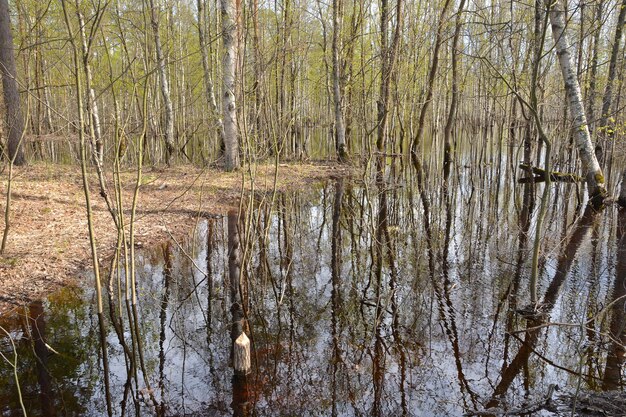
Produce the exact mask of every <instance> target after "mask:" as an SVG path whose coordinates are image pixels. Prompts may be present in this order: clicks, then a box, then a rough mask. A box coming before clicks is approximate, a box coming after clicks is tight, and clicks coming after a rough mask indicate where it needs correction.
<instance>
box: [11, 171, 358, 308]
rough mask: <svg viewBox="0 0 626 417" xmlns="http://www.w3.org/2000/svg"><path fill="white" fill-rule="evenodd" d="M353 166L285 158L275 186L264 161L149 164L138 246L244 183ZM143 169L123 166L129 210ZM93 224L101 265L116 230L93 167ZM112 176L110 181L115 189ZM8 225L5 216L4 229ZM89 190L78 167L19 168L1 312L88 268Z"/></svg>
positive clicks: (185, 226)
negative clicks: (249, 165) (238, 165)
mask: <svg viewBox="0 0 626 417" xmlns="http://www.w3.org/2000/svg"><path fill="white" fill-rule="evenodd" d="M350 172H351V168H350V167H347V166H340V165H337V164H334V163H332V162H330V163H329V162H325V163H308V164H280V165H279V167H278V175H277V176H276V177H277V181H276V185H275V184H274V178H275V174H276V167H275V166H274V165H260V166H258V167H257V168H256V173H255V174H254V178H255V179H254V185H253V184H252V182H251V175H250V173H249V172H246V171H245V170H244V171H239V172H232V173H226V172H223V171H220V170H217V169H213V168H204V169H200V168H197V167H194V166H176V167H172V168H167V169H161V168H145V169H144V170H143V175H142V184H141V188H140V192H139V201H138V205H137V219H136V222H135V244H136V246H144V247H146V246H152V245H154V244H157V243H158V242H160V241H162V240H163V239H167V238H169V237H170V235H171V236H174V237H182V236H184V235H186V234H187V233H188V232H189V231H190V230H193V227H194V226H195V224H196V222H197V220H198V219H199V218H200V217H211V216H213V215H222V214H225V213H226V211H227V210H228V209H229V208H231V207H233V206H237V205H238V204H239V200H240V197H241V195H242V190H243V191H246V190H250V189H251V187H252V186H253V187H254V189H255V191H256V192H260V193H263V192H272V190H273V189H274V186H276V190H277V191H287V190H293V189H298V188H302V187H306V186H307V184H311V183H313V182H317V181H320V180H324V179H328V178H333V177H342V176H346V175H349V174H350ZM136 176H137V173H136V171H133V170H126V171H123V172H122V173H121V182H122V188H123V193H122V198H123V206H124V207H125V209H126V210H127V213H128V214H127V216H129V215H130V208H131V204H132V196H133V191H134V187H135V181H136ZM6 177H7V173H6V172H0V178H2V180H3V189H2V194H1V201H0V210H1V212H2V213H4V210H5V204H6ZM90 181H91V200H92V206H93V216H94V228H95V235H96V239H97V242H98V256H99V259H100V263H101V265H102V266H104V267H107V266H108V263H109V262H108V261H109V259H110V257H111V256H112V253H113V252H114V250H115V244H116V232H115V226H114V223H113V221H112V218H111V215H110V213H109V212H108V211H107V208H106V205H105V202H104V199H103V198H102V197H100V195H99V187H98V184H97V181H96V176H95V174H93V175H91V176H90ZM112 187H113V179H112V178H108V188H109V193H110V194H111V196H112V195H113V188H112ZM4 228H5V222H4V215H2V216H1V218H0V231H3V230H4ZM90 257H91V253H90V249H89V236H88V229H87V216H86V211H85V196H84V192H83V186H82V179H81V173H80V167H79V166H68V165H50V164H35V165H30V166H26V167H16V168H15V171H14V182H13V192H12V203H11V217H10V230H9V238H8V242H7V247H6V251H5V254H4V255H1V256H0V315H2V314H4V313H6V312H7V311H9V310H11V309H12V308H14V307H16V306H19V305H22V304H24V303H27V302H29V301H32V300H33V299H37V298H39V297H42V296H44V295H46V294H48V293H50V292H52V291H54V290H55V289H58V288H60V287H62V286H64V285H70V284H72V283H76V282H77V280H79V279H81V272H82V271H84V270H86V269H88V268H90V265H89V264H90Z"/></svg>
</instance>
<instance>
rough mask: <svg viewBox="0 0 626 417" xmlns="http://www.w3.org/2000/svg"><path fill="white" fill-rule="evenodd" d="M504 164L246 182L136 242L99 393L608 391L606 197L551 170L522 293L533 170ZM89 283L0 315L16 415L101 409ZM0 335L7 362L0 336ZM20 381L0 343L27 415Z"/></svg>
mask: <svg viewBox="0 0 626 417" xmlns="http://www.w3.org/2000/svg"><path fill="white" fill-rule="evenodd" d="M501 164H502V162H500V163H497V162H496V163H494V164H493V166H486V167H485V169H483V170H472V169H469V167H467V166H466V165H465V164H464V163H463V161H459V164H458V168H457V171H456V172H455V173H453V174H452V175H451V179H450V180H449V183H448V182H446V183H445V184H436V181H435V183H434V182H433V181H426V179H427V178H428V167H426V166H423V167H421V168H422V171H416V170H415V169H414V167H412V166H411V165H406V166H401V165H400V164H399V162H398V163H397V164H394V165H392V166H390V167H387V168H386V169H385V170H384V172H383V171H382V170H381V171H380V172H378V173H370V172H367V173H366V174H365V175H364V177H363V178H362V179H360V180H355V179H352V180H348V179H339V180H336V181H332V182H329V183H327V184H325V185H320V186H318V187H313V189H310V190H308V191H303V192H297V193H283V194H276V195H275V196H272V195H267V196H264V197H262V198H257V199H255V200H254V202H252V203H250V204H244V207H245V209H244V211H242V212H241V213H236V214H237V218H238V220H237V218H233V213H231V215H230V222H229V219H228V217H227V216H224V217H219V216H217V217H211V218H203V219H200V220H199V222H198V226H197V229H196V230H195V232H194V234H193V236H191V237H190V238H189V239H188V240H187V241H185V242H183V243H182V244H181V245H180V246H179V245H178V244H176V243H174V242H172V243H169V244H164V245H162V246H160V247H158V248H155V249H153V250H151V251H144V252H142V253H141V254H140V255H139V256H138V260H137V263H138V265H137V269H138V278H137V282H138V284H137V285H138V289H137V296H138V304H137V312H136V315H137V324H138V332H137V331H135V330H131V329H130V328H127V327H128V326H126V327H124V326H125V325H124V323H126V322H125V321H121V323H122V326H121V329H118V330H121V331H120V332H119V333H118V332H117V331H116V330H115V328H114V327H113V326H112V325H111V323H109V327H108V332H109V333H108V335H107V338H106V340H107V344H108V346H107V348H108V352H109V355H108V360H109V367H110V372H111V375H110V383H111V397H112V402H113V403H114V407H113V409H114V410H115V412H116V413H117V414H118V415H119V414H122V413H123V414H124V415H128V416H131V415H164V416H183V415H187V416H189V415H197V416H204V415H207V416H209V415H210V416H213V415H381V416H383V415H385V416H386V415H393V416H395V415H433V416H435V415H461V414H463V413H465V412H468V411H471V410H481V409H484V408H486V407H498V408H499V409H502V410H506V409H509V410H518V411H519V410H524V407H533V406H537V405H538V406H539V407H538V408H537V407H535V408H536V410H535V411H536V412H538V410H539V409H541V412H542V413H545V414H548V415H549V414H550V413H551V411H548V410H549V409H552V410H553V411H555V410H556V411H558V410H557V409H558V407H559V405H558V404H556V405H554V406H553V408H551V407H550V406H546V407H543V405H545V403H546V402H545V401H544V400H545V399H547V396H548V394H551V396H552V400H553V401H554V402H555V403H557V402H558V399H559V398H565V397H566V396H567V395H572V394H575V393H576V392H577V391H578V392H580V393H589V392H593V391H600V390H603V389H611V390H616V389H622V388H621V387H622V386H623V385H622V383H623V382H622V380H623V371H620V369H621V368H620V366H621V363H622V362H621V361H623V348H622V347H621V346H622V345H621V344H620V343H622V342H623V337H621V339H620V336H619V335H620V333H619V329H620V328H623V326H624V314H623V308H624V299H623V294H624V288H623V283H624V279H625V277H624V257H623V256H622V257H621V258H620V257H617V256H616V254H617V251H618V249H619V250H621V253H622V254H623V253H624V247H623V245H624V243H623V242H621V243H619V242H618V243H616V237H617V236H623V231H618V230H617V225H618V222H617V220H618V216H616V215H615V211H616V210H615V209H613V208H612V207H611V208H609V209H607V210H605V211H604V212H603V213H600V214H597V213H594V212H592V211H591V210H589V209H588V210H586V211H585V210H584V207H577V197H576V185H575V184H557V185H556V186H555V189H558V192H556V191H555V193H553V200H552V201H550V204H549V209H548V212H547V217H546V219H545V221H544V226H545V231H544V235H545V238H544V243H543V246H542V248H543V249H542V251H541V253H540V260H539V282H538V288H537V293H538V296H539V300H540V302H541V304H540V305H539V306H538V307H537V308H533V307H532V306H531V305H530V295H529V275H530V269H529V268H530V258H531V254H532V252H531V251H532V245H533V236H534V229H533V228H534V224H535V221H536V220H535V216H536V211H537V204H538V201H539V198H540V194H541V189H542V188H541V185H537V186H536V187H537V190H535V192H534V193H533V192H531V191H532V190H530V191H529V187H533V186H532V185H528V184H525V185H514V181H515V177H514V175H513V173H512V171H511V170H510V169H505V168H504V167H503V168H502V171H501V172H500V165H501ZM532 194H535V195H536V198H535V199H531V195H532ZM619 218H620V219H621V220H622V222H623V220H624V219H623V214H622V215H621V217H619ZM235 231H236V232H237V233H238V242H237V245H238V248H237V250H238V253H237V258H238V261H239V262H240V264H241V270H242V272H241V274H240V275H239V277H240V281H239V282H237V283H234V282H233V281H232V279H233V277H234V275H232V274H233V271H232V270H231V271H230V273H229V253H228V252H229V239H230V242H231V245H230V246H231V250H232V246H233V240H232V239H233V238H234V237H233V236H232V235H231V236H229V232H230V233H231V234H232V233H233V232H235ZM620 245H621V246H620ZM620 248H621V249H620ZM231 261H232V257H231ZM231 266H232V265H231ZM237 271H239V270H238V269H237ZM237 273H238V272H237ZM87 282H91V281H90V280H88V281H87ZM234 284H236V285H234ZM118 285H120V284H119V283H112V287H111V288H113V291H114V292H115V291H117V288H118V287H117V286H118ZM122 285H123V284H122ZM237 287H238V288H239V292H238V294H236V296H235V297H233V291H234V290H235V289H236V288H237ZM620 297H622V298H620ZM93 298H94V294H93V293H92V291H91V290H90V289H87V288H78V289H65V290H63V291H61V292H60V293H58V294H54V295H52V296H50V297H49V298H48V299H47V300H46V301H44V302H35V303H33V304H31V305H30V306H27V307H26V308H24V309H20V310H18V311H16V312H15V313H14V314H13V315H11V316H9V317H4V318H2V319H0V324H1V325H2V326H3V327H4V328H5V329H7V330H8V331H9V333H10V334H11V337H12V338H13V341H14V343H15V344H16V347H17V374H18V376H19V381H20V385H21V391H22V397H23V401H24V405H25V407H26V410H27V412H28V415H33V416H36V415H45V416H52V415H57V416H63V415H70V416H83V415H85V416H101V415H105V414H106V404H105V396H104V386H103V373H102V368H101V365H100V348H99V343H100V342H99V340H100V339H99V330H98V318H97V316H96V314H95V311H94V307H93V306H94V300H93ZM113 308H114V309H115V311H116V315H115V317H117V315H120V314H121V316H122V317H128V315H129V314H130V315H132V314H133V312H132V308H128V307H127V305H125V304H124V303H123V302H122V303H121V304H119V305H114V307H113ZM107 314H109V312H107ZM109 316H110V314H109ZM109 320H110V319H109ZM233 320H236V321H235V324H236V326H235V327H233ZM232 332H235V333H237V334H241V332H245V334H246V335H247V336H249V338H250V342H251V368H252V369H251V372H250V373H249V374H247V375H243V376H241V375H240V376H237V377H233V371H232V369H231V367H230V366H231V361H232V358H231V347H232V340H234V337H235V336H234V333H232ZM616 335H617V337H615V336H616ZM120 338H122V339H123V340H124V344H123V345H122V344H121V343H120ZM620 349H621V350H620ZM0 350H1V352H2V353H3V354H4V355H5V356H6V357H7V359H8V360H10V361H12V360H13V350H12V345H11V343H10V340H9V339H8V338H6V337H5V338H3V339H0ZM130 358H133V359H132V360H131V359H130ZM607 358H608V359H607ZM131 363H134V366H131ZM14 381H15V380H14V369H13V368H12V366H10V365H9V364H8V363H7V362H6V361H4V359H3V362H2V364H1V365H0V415H1V416H14V415H21V408H20V404H19V400H18V395H17V389H16V384H15V382H14ZM557 387H558V388H557ZM581 395H582V394H581ZM561 402H562V403H564V402H565V400H562V401H561ZM561 406H563V404H561ZM528 410H530V408H529V409H528Z"/></svg>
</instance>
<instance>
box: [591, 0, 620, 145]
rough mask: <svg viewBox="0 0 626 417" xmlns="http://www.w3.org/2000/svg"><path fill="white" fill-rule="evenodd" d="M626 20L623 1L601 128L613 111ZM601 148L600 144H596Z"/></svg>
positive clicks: (616, 30)
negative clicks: (615, 82)
mask: <svg viewBox="0 0 626 417" xmlns="http://www.w3.org/2000/svg"><path fill="white" fill-rule="evenodd" d="M625 20H626V0H622V3H621V6H620V10H619V16H618V17H617V25H616V27H615V38H613V47H612V48H611V58H610V60H609V73H608V76H607V81H606V88H605V90H604V97H603V98H602V114H601V115H600V124H599V126H600V128H601V129H604V128H606V127H607V122H608V120H609V111H610V109H611V103H612V101H613V81H615V77H616V75H617V56H618V54H619V49H620V44H621V42H622V32H623V30H624V23H625ZM596 145H597V146H600V144H599V143H598V144H596Z"/></svg>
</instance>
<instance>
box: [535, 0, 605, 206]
mask: <svg viewBox="0 0 626 417" xmlns="http://www.w3.org/2000/svg"><path fill="white" fill-rule="evenodd" d="M545 4H546V6H547V7H548V9H549V13H550V24H551V26H552V36H553V37H554V43H555V49H556V54H557V57H558V59H559V65H560V67H561V73H562V75H563V81H564V83H565V90H566V92H567V98H568V101H569V107H570V114H571V118H572V123H573V129H574V140H575V142H576V147H577V148H578V155H579V156H580V160H581V162H582V167H583V173H584V175H585V178H586V179H587V188H588V193H589V198H591V199H592V202H594V204H595V203H596V202H600V203H601V202H602V201H603V200H604V198H605V197H606V189H605V186H604V175H603V174H602V169H601V168H600V164H599V163H598V159H597V158H596V155H595V152H594V149H593V145H592V143H591V135H590V134H589V126H588V125H587V118H586V116H585V109H584V106H583V99H582V94H581V92H580V84H579V83H578V78H577V77H576V68H575V67H574V65H573V64H572V58H571V54H570V50H571V48H572V47H571V45H570V44H569V42H568V38H567V35H566V32H565V14H564V12H563V9H562V8H561V5H560V4H559V2H558V1H553V0H545Z"/></svg>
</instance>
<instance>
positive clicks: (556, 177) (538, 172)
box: [517, 163, 584, 184]
mask: <svg viewBox="0 0 626 417" xmlns="http://www.w3.org/2000/svg"><path fill="white" fill-rule="evenodd" d="M519 167H520V169H522V170H524V171H526V172H527V173H529V174H532V175H534V176H532V177H527V178H518V180H517V182H518V183H519V184H528V183H531V182H544V181H545V176H546V171H545V170H543V169H541V168H539V167H534V166H532V165H529V164H524V163H522V164H519ZM550 181H559V182H568V183H574V182H582V181H584V178H583V177H581V176H579V175H576V174H570V173H564V172H557V171H550Z"/></svg>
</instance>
